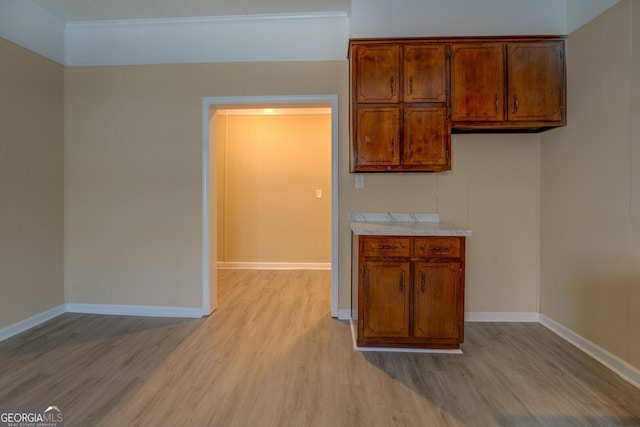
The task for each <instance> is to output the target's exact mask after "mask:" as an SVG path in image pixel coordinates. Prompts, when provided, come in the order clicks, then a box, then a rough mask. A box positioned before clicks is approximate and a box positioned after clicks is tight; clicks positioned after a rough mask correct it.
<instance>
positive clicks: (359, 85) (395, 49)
mask: <svg viewBox="0 0 640 427" xmlns="http://www.w3.org/2000/svg"><path fill="white" fill-rule="evenodd" d="M353 55H354V59H355V60H354V62H353V70H352V72H353V77H352V78H353V81H352V84H353V85H354V87H355V88H356V96H355V98H356V99H355V100H356V102H358V103H386V102H389V103H397V102H399V101H400V96H399V94H400V45H394V44H388V45H356V46H354V52H353Z"/></svg>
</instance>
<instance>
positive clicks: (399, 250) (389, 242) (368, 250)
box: [364, 237, 411, 257]
mask: <svg viewBox="0 0 640 427" xmlns="http://www.w3.org/2000/svg"><path fill="white" fill-rule="evenodd" d="M410 255H411V239H409V238H391V239H390V238H385V237H365V238H364V256H366V257H375V256H386V257H388V256H392V257H408V256H410Z"/></svg>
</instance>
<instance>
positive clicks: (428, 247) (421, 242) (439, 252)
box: [415, 237, 460, 258]
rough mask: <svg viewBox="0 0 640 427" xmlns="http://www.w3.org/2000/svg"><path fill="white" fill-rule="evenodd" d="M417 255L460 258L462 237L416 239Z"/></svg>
mask: <svg viewBox="0 0 640 427" xmlns="http://www.w3.org/2000/svg"><path fill="white" fill-rule="evenodd" d="M415 245H416V248H415V256H416V257H432V258H434V257H437V258H460V238H458V237H429V238H422V239H421V238H417V239H416V240H415Z"/></svg>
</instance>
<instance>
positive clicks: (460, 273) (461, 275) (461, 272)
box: [460, 269, 462, 279]
mask: <svg viewBox="0 0 640 427" xmlns="http://www.w3.org/2000/svg"><path fill="white" fill-rule="evenodd" d="M460 278H461V279H462V269H460Z"/></svg>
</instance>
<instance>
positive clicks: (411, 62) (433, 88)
mask: <svg viewBox="0 0 640 427" xmlns="http://www.w3.org/2000/svg"><path fill="white" fill-rule="evenodd" d="M447 56H448V53H447V45H445V44H433V43H428V44H427V43H409V44H407V45H405V46H404V49H403V57H404V61H403V65H404V67H403V68H404V73H403V82H404V91H403V94H404V99H403V101H404V102H438V103H446V102H447V92H448V74H449V73H448V71H449V70H448V61H447Z"/></svg>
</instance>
